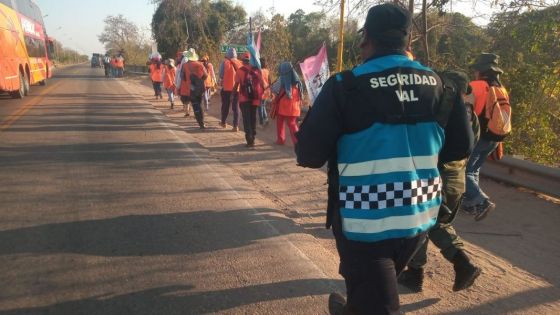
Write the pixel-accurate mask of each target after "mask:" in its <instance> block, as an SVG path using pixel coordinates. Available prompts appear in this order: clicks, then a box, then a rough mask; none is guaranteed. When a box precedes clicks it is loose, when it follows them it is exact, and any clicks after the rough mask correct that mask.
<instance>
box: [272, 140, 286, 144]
mask: <svg viewBox="0 0 560 315" xmlns="http://www.w3.org/2000/svg"><path fill="white" fill-rule="evenodd" d="M274 144H277V145H284V142H282V141H278V140H276V141H274Z"/></svg>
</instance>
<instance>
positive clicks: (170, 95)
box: [166, 88, 175, 103]
mask: <svg viewBox="0 0 560 315" xmlns="http://www.w3.org/2000/svg"><path fill="white" fill-rule="evenodd" d="M166 90H167V100H168V101H169V102H171V103H173V102H175V89H173V88H170V89H166Z"/></svg>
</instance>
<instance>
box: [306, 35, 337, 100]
mask: <svg viewBox="0 0 560 315" xmlns="http://www.w3.org/2000/svg"><path fill="white" fill-rule="evenodd" d="M299 66H300V68H301V73H302V74H303V79H304V81H305V87H306V88H307V92H308V94H309V101H310V102H311V104H313V102H314V101H315V98H317V95H319V92H321V88H322V87H323V84H325V82H326V81H327V79H328V78H329V76H330V72H329V60H328V58H327V46H326V45H325V43H323V46H322V47H321V49H320V50H319V53H318V54H317V55H315V56H311V57H308V58H307V59H305V60H304V61H303V62H302V63H300V64H299Z"/></svg>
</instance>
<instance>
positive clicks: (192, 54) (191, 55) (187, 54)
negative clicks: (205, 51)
mask: <svg viewBox="0 0 560 315" xmlns="http://www.w3.org/2000/svg"><path fill="white" fill-rule="evenodd" d="M183 57H184V58H186V59H187V60H188V61H198V55H197V54H196V51H195V50H194V48H190V49H189V50H186V51H184V52H183Z"/></svg>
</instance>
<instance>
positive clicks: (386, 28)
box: [360, 3, 412, 41]
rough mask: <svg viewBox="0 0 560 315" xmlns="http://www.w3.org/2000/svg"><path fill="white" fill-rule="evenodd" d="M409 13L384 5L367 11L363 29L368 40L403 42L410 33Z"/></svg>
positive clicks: (410, 21) (392, 5)
mask: <svg viewBox="0 0 560 315" xmlns="http://www.w3.org/2000/svg"><path fill="white" fill-rule="evenodd" d="M411 26H412V18H411V16H410V12H409V11H408V10H406V9H404V8H402V7H400V6H398V5H395V4H392V3H384V4H380V5H376V6H373V7H371V8H370V9H369V11H368V14H367V17H366V22H365V23H364V27H363V28H362V29H361V30H360V31H364V30H365V31H366V33H367V35H368V36H369V37H370V38H373V39H377V40H383V41H396V40H399V41H401V40H403V39H405V38H406V36H408V34H409V33H410V28H411Z"/></svg>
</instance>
